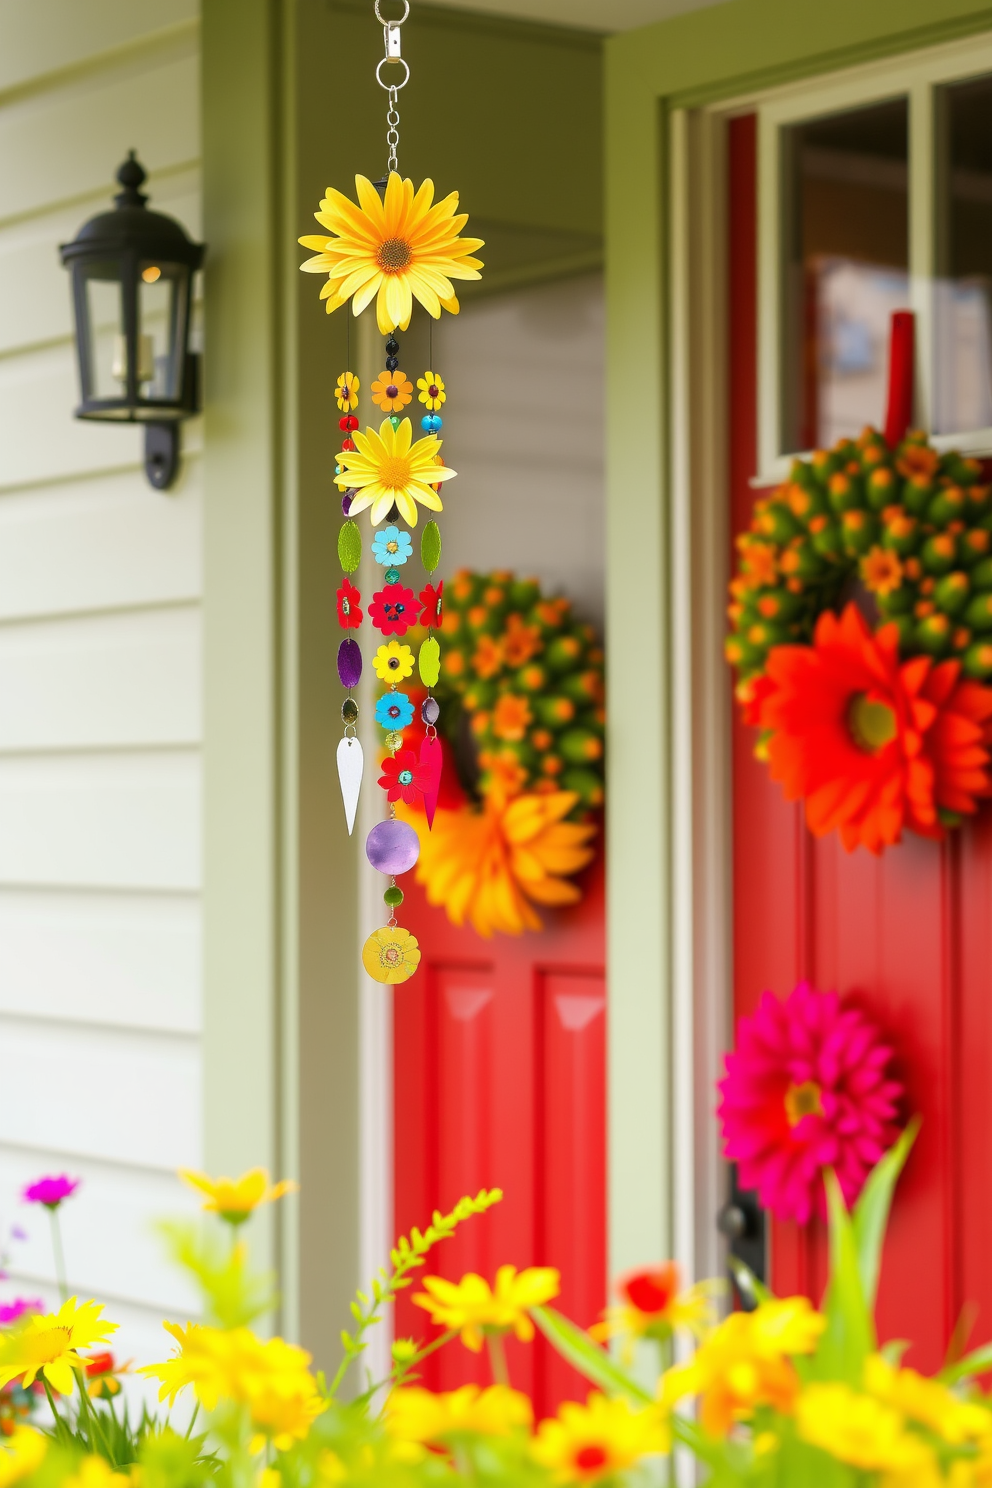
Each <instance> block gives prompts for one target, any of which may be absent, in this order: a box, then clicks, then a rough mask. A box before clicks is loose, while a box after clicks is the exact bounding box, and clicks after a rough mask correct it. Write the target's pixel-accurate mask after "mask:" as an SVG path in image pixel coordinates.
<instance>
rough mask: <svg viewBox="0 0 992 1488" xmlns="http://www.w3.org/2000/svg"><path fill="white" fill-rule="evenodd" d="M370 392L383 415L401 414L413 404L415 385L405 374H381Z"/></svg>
mask: <svg viewBox="0 0 992 1488" xmlns="http://www.w3.org/2000/svg"><path fill="white" fill-rule="evenodd" d="M370 391H371V393H372V402H373V403H374V404H375V405H376V407H377V408H381V409H382V411H383V413H399V412H400V410H401V409H403V408H405V407H406V405H407V404H408V403H412V402H413V383H412V382H411V381H410V379H409V377H407V375H406V373H405V372H380V373H379V376H378V377H377V378H376V380H375V382H373V384H372V386H371V388H370Z"/></svg>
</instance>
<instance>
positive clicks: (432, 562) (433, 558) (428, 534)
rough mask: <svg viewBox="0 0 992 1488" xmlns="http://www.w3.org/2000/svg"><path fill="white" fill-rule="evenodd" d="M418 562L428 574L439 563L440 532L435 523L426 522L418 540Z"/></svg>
mask: <svg viewBox="0 0 992 1488" xmlns="http://www.w3.org/2000/svg"><path fill="white" fill-rule="evenodd" d="M420 561H421V563H422V564H423V565H424V567H425V568H426V570H427V572H428V573H433V572H434V570H435V568H437V566H438V564H439V563H440V562H441V531H440V528H439V527H438V525H437V523H436V522H428V523H427V526H426V527H425V528H424V532H423V536H422V537H421V539H420Z"/></svg>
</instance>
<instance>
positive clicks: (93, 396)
mask: <svg viewBox="0 0 992 1488" xmlns="http://www.w3.org/2000/svg"><path fill="white" fill-rule="evenodd" d="M117 179H118V181H119V182H120V184H121V186H122V188H123V189H122V191H121V192H120V194H119V195H118V196H115V197H114V201H115V203H116V210H115V211H113V212H101V213H100V215H99V216H98V217H91V218H90V220H89V222H87V223H85V224H84V226H83V227H81V228H80V229H79V232H78V233H77V234H76V237H75V239H74V240H73V241H72V242H71V243H65V244H63V246H62V249H61V253H62V262H63V264H65V265H66V267H67V268H68V269H69V270H70V271H71V273H72V303H73V310H74V312H75V317H76V349H77V351H78V353H79V384H80V392H81V402H80V404H79V407H78V408H77V409H76V417H77V418H82V419H104V420H109V421H111V422H117V423H130V424H134V423H142V424H144V425H145V473H146V474H147V476H148V479H149V481H150V482H151V483H152V485H153V486H155V487H156V488H157V489H158V490H160V491H161V490H164V489H165V488H166V487H167V486H169V485H171V484H172V481H173V479H174V478H175V474H176V471H177V469H178V465H179V424H180V421H181V420H182V419H184V418H189V417H190V416H191V415H192V414H194V413H196V412H197V411H198V397H199V387H198V383H199V358H198V357H197V356H196V354H195V353H193V352H191V351H190V350H189V318H190V306H191V302H192V289H193V275H194V273H195V272H196V270H197V269H198V268H199V267H200V264H201V263H202V262H203V253H204V248H203V245H202V244H201V243H191V242H190V240H189V238H188V237H187V236H186V234H185V232H184V231H183V229H182V228H181V227H180V225H179V223H178V222H175V221H174V220H173V219H172V218H171V217H165V216H163V214H162V213H161V212H150V211H149V210H148V208H147V207H146V205H145V203H146V202H147V200H148V198H147V197H146V196H143V195H142V193H141V191H140V187H141V186H142V184H143V183H144V180H145V172H144V170H143V169H142V167H141V166H140V165H139V163H138V161H137V160H136V159H135V154H134V151H133V150H132V151H131V153H130V155H129V156H128V158H127V160H125V162H124V164H123V165H122V166H121V168H120V170H119V171H118V172H117Z"/></svg>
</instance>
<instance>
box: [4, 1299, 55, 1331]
mask: <svg viewBox="0 0 992 1488" xmlns="http://www.w3.org/2000/svg"><path fill="white" fill-rule="evenodd" d="M44 1310H45V1304H44V1302H43V1301H42V1300H41V1298H40V1297H15V1298H14V1300H13V1302H0V1328H9V1327H10V1325H11V1323H16V1322H17V1320H18V1318H22V1317H23V1316H24V1314H25V1313H28V1312H44Z"/></svg>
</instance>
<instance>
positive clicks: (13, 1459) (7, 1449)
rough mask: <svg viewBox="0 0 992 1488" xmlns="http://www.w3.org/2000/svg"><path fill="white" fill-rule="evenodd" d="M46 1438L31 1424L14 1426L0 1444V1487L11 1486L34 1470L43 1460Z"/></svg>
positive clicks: (6, 1487) (46, 1447)
mask: <svg viewBox="0 0 992 1488" xmlns="http://www.w3.org/2000/svg"><path fill="white" fill-rule="evenodd" d="M47 1451H48V1438H47V1437H44V1436H42V1434H41V1432H40V1431H35V1430H34V1429H33V1428H32V1427H31V1426H15V1428H14V1430H13V1432H12V1433H11V1435H10V1436H9V1437H8V1438H7V1439H6V1441H4V1442H3V1445H2V1446H0V1488H11V1485H12V1484H14V1483H20V1482H21V1481H22V1480H23V1479H24V1478H28V1477H30V1476H31V1475H32V1473H34V1472H36V1471H37V1469H38V1468H39V1467H40V1466H41V1464H42V1462H43V1461H44V1460H45V1453H46V1452H47Z"/></svg>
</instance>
